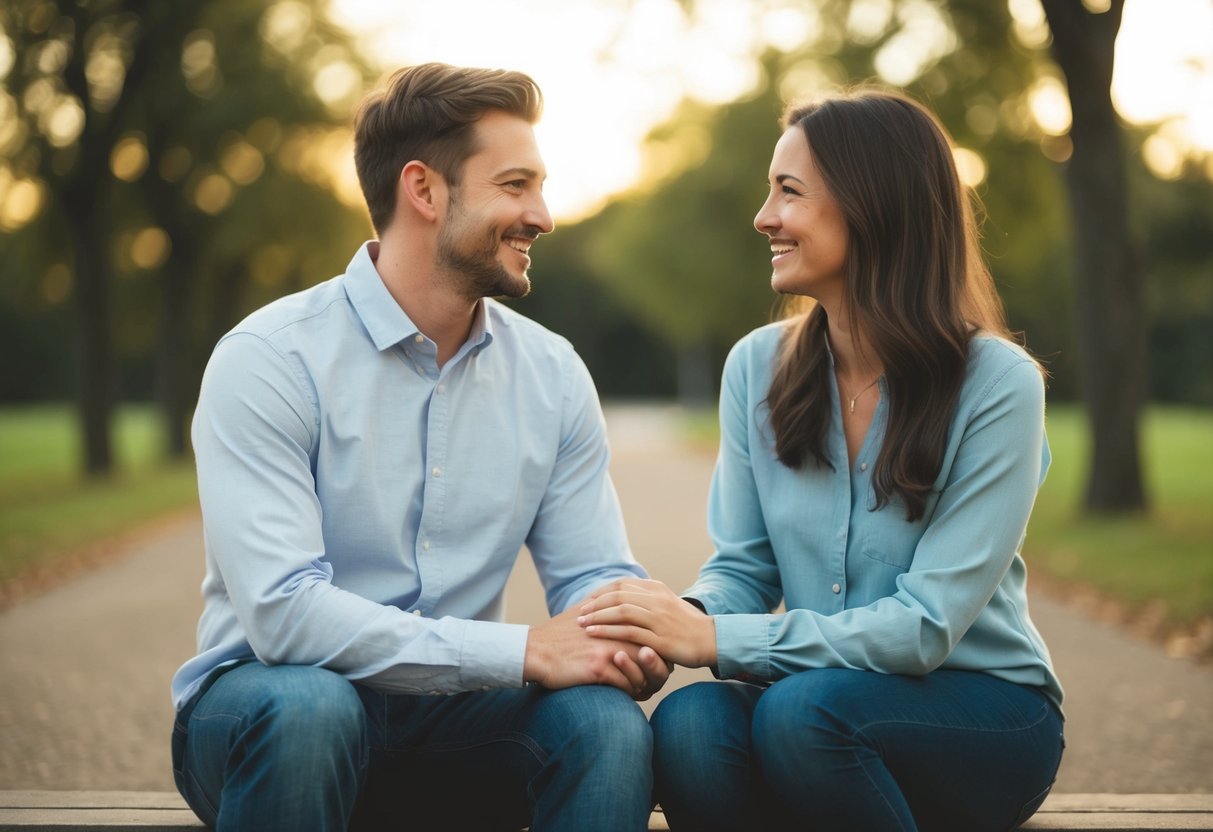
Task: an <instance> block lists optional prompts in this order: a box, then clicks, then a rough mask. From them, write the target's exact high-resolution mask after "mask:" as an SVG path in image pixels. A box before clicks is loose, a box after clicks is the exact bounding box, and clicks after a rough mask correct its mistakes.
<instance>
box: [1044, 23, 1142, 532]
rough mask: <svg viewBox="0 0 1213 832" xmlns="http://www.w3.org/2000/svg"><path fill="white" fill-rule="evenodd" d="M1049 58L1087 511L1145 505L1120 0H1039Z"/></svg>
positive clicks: (1136, 264) (1138, 300)
mask: <svg viewBox="0 0 1213 832" xmlns="http://www.w3.org/2000/svg"><path fill="white" fill-rule="evenodd" d="M1042 5H1043V6H1044V10H1045V14H1046V16H1047V17H1048V21H1049V27H1050V28H1051V29H1052V32H1053V47H1052V49H1053V57H1054V59H1055V60H1056V61H1057V63H1058V65H1059V66H1060V67H1061V70H1062V72H1064V73H1065V76H1066V85H1067V88H1068V90H1069V95H1070V107H1071V110H1072V112H1073V123H1072V126H1071V128H1070V139H1071V141H1072V143H1073V155H1072V156H1071V157H1070V159H1069V161H1068V162H1067V163H1066V164H1065V179H1066V186H1067V190H1068V192H1069V199H1070V212H1071V219H1072V223H1073V240H1074V277H1075V310H1076V314H1077V318H1076V321H1075V324H1076V326H1075V331H1076V335H1077V339H1078V364H1079V367H1080V369H1081V379H1080V384H1081V389H1082V393H1083V399H1084V403H1085V405H1086V408H1087V412H1088V418H1089V421H1090V425H1091V435H1092V440H1093V441H1092V449H1091V467H1090V470H1089V473H1088V480H1087V486H1086V495H1085V508H1086V510H1087V511H1089V512H1129V511H1137V510H1141V509H1143V508H1145V506H1146V495H1145V489H1144V487H1143V484H1142V473H1141V461H1140V454H1139V450H1138V447H1139V429H1138V428H1139V421H1140V415H1141V409H1142V406H1143V403H1144V401H1145V391H1146V310H1145V304H1144V299H1143V282H1144V279H1143V275H1142V268H1141V259H1140V255H1139V253H1138V249H1137V245H1136V244H1135V241H1134V239H1133V235H1132V233H1131V231H1130V228H1129V211H1128V195H1127V186H1126V177H1125V158H1124V150H1123V147H1122V141H1121V128H1120V122H1119V120H1118V118H1117V115H1116V110H1115V108H1114V107H1113V105H1112V97H1111V87H1112V65H1113V58H1114V47H1115V41H1116V33H1117V31H1118V30H1119V29H1120V20H1121V11H1122V8H1123V6H1124V0H1113V2H1112V3H1111V8H1110V9H1109V10H1108V11H1107V12H1103V13H1101V14H1092V13H1090V12H1088V11H1086V9H1085V8H1084V7H1083V4H1082V3H1080V2H1078V0H1042Z"/></svg>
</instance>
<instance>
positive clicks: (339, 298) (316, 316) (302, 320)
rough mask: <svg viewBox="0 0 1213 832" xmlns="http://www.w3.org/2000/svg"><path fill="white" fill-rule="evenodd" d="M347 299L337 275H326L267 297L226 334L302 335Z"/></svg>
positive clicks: (264, 337)
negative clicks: (297, 288) (286, 292)
mask: <svg viewBox="0 0 1213 832" xmlns="http://www.w3.org/2000/svg"><path fill="white" fill-rule="evenodd" d="M348 303H349V302H348V299H347V298H346V295H345V290H344V287H343V286H342V281H341V277H340V276H338V277H334V278H330V279H329V280H326V281H324V282H322V283H318V284H316V285H315V286H311V287H309V288H307V289H303V290H301V291H298V292H294V293H293V294H290V295H285V296H283V297H280V298H278V299H277V300H273V301H270V302H269V303H267V304H266V305H265V306H262V307H261V308H260V309H257V310H256V311H254V312H252V313H250V314H249V315H248V316H247V317H246V318H245V319H244V320H242V321H241V322H240V323H238V324H236V326H234V327H233V328H232V329H231V331H229V332H228V334H227V337H230V336H232V335H238V334H247V335H253V336H256V337H258V338H261V339H262V340H265V341H273V340H275V339H277V338H280V337H289V336H290V335H292V334H296V333H299V332H300V331H302V334H303V335H304V337H306V336H307V335H308V334H309V332H308V331H309V330H310V328H311V327H313V326H322V325H324V324H325V323H326V322H327V314H328V313H330V312H332V311H333V310H334V307H337V309H339V310H341V311H344V309H345V308H348ZM338 305H340V306H338Z"/></svg>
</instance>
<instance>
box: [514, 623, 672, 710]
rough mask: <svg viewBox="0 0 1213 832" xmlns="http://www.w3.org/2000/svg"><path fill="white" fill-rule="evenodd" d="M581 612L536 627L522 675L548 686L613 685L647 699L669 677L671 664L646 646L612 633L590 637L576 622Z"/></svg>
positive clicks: (532, 631) (528, 646)
mask: <svg viewBox="0 0 1213 832" xmlns="http://www.w3.org/2000/svg"><path fill="white" fill-rule="evenodd" d="M577 616H578V611H577V610H576V609H571V610H566V611H565V612H563V613H561V614H560V615H558V616H556V617H555V618H552V619H551V620H549V621H546V622H544V623H543V624H540V625H538V626H536V627H532V628H531V631H530V634H529V635H528V636H527V641H526V657H525V659H524V660H523V678H524V679H525V680H526V681H528V682H536V683H538V684H540V685H543V686H544V687H545V688H553V689H556V688H568V687H572V686H574V685H613V686H614V687H617V688H619V689H620V690H622V691H624V692H625V693H627V694H628V695H629V696H631V697H632V698H633V699H635V700H637V701H644V700H645V699H648V698H649V697H650V696H652V695H653V694H654V693H656V692H657V691H659V690H661V687H662V685H664V684H665V683H666V680H667V679H669V677H670V671H671V670H672V669H673V668H672V667H671V666H670V665H669V664H667V663H666V662H665V660H663V659H662V658H661V657H660V656H659V655H657V653H656V652H655V651H654V650H653V649H651V648H647V647H641V646H639V645H636V644H631V643H629V642H623V641H614V640H612V639H609V638H590V637H589V635H588V634H587V633H586V632H585V630H584V629H582V628H581V627H580V626H579V625H578V623H577Z"/></svg>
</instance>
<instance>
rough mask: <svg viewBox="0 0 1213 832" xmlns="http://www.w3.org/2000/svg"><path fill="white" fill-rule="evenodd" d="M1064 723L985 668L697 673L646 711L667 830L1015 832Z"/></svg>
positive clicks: (1029, 809)
mask: <svg viewBox="0 0 1213 832" xmlns="http://www.w3.org/2000/svg"><path fill="white" fill-rule="evenodd" d="M1062 722H1063V720H1062V716H1061V714H1060V713H1059V712H1058V710H1057V708H1056V706H1054V705H1053V704H1052V702H1051V701H1050V700H1048V699H1047V698H1046V697H1045V696H1044V694H1042V693H1041V692H1040V691H1039V690H1037V689H1036V688H1032V687H1024V686H1021V685H1016V684H1013V683H1011V682H1006V681H1003V680H1001V679H997V678H995V677H993V676H990V675H989V674H985V673H972V672H964V671H945V670H938V671H935V672H934V673H930V674H928V675H926V676H919V677H910V676H891V675H886V674H880V673H874V672H868V671H860V670H845V669H834V668H829V669H821V670H810V671H807V672H804V673H798V674H796V675H794V676H789V677H787V678H785V679H782V680H780V681H778V682H776V683H775V684H773V685H771V686H770V687H767V688H762V687H757V686H754V685H747V684H742V683H739V682H701V683H698V684H695V685H692V686H690V687H687V688H683V689H681V690H677V691H674V692H673V693H671V694H670V695H669V696H668V697H667V698H666V699H665V700H664V701H663V702H662V703H661V705H660V706H658V708H657V711H656V713H654V715H653V720H652V726H653V738H654V744H655V745H654V751H653V757H654V766H655V774H656V797H657V799H658V800H659V801H660V802H661V805H662V808H663V809H664V810H665V813H666V818H667V820H668V821H669V824H670V828H671V829H674V830H726V829H727V830H746V829H813V830H815V831H820V832H828V830H840V831H844V832H867V831H868V830H871V832H894V830H965V832H983V830H1007V829H1014V828H1015V827H1016V826H1018V825H1019V824H1021V823H1023V822H1024V821H1025V820H1027V819H1028V818H1029V817H1031V815H1032V813H1033V812H1035V811H1036V809H1037V808H1038V807H1039V806H1040V804H1041V803H1042V802H1043V801H1044V799H1045V796H1046V795H1047V794H1048V792H1049V789H1050V788H1051V786H1052V783H1053V779H1054V778H1055V776H1056V774H1057V768H1058V765H1059V764H1060V763H1061V753H1062V748H1063V747H1064V745H1065V742H1064V740H1063V737H1062Z"/></svg>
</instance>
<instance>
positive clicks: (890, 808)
mask: <svg viewBox="0 0 1213 832" xmlns="http://www.w3.org/2000/svg"><path fill="white" fill-rule="evenodd" d="M851 754H852V756H854V757H855V761H856V762H857V763H859V769H860V771H862V772H863V776H864V779H865V780H867V781H868V786H869V787H870V788H871V789H872V791H873V792H875V793H876V795H877V797H879V798H880V802H881V803H882V804H884V807H885V808H886V809H887V810H888V812H889V817H890V818H892V819H893V820H894V821H895V822H896V823H897V828H898V829H900V830H902V832H905V826H904V825H902V823H901V818H899V817H898V816H897V812H896V810H894V809H893V805H892V804H891V803H889V799H888V797H886V796H885V793H884V791H882V790H881V788H880V786H878V785H877V784H876V780H875V779H874V778H873V777H872V773H871V772H870V771H868V766H867V764H866V763H864V761H863V758H862V757H861V756H860V755H859V754H858V753H856V752H851Z"/></svg>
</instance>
